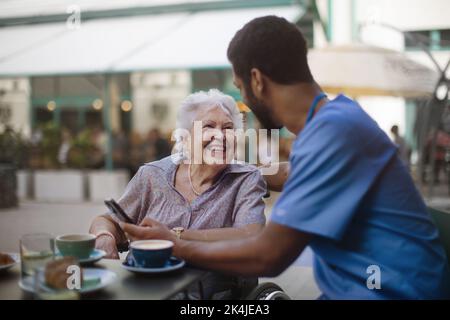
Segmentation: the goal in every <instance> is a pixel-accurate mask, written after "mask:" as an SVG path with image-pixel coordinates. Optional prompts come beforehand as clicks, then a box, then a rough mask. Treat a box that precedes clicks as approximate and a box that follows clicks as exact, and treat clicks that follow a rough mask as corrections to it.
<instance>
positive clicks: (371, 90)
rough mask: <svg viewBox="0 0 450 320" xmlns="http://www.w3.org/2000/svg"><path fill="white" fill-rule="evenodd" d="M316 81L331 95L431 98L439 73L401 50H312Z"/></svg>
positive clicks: (311, 64)
mask: <svg viewBox="0 0 450 320" xmlns="http://www.w3.org/2000/svg"><path fill="white" fill-rule="evenodd" d="M308 61H309V65H310V67H311V71H312V73H313V76H314V78H315V80H316V81H317V82H318V83H319V84H320V85H321V87H322V88H323V89H324V90H325V91H327V92H329V93H334V94H337V93H345V94H347V95H349V96H352V97H357V96H398V97H405V98H416V97H423V96H429V95H431V94H432V93H433V91H434V87H435V85H436V83H437V81H438V79H439V73H438V72H436V71H435V70H432V69H430V68H428V67H427V66H424V65H422V64H420V63H418V62H416V61H414V60H412V59H410V58H409V57H407V56H406V54H404V53H402V52H398V51H392V50H388V49H384V48H379V47H374V46H368V45H351V46H336V47H327V48H323V49H316V50H311V51H310V53H309V55H308Z"/></svg>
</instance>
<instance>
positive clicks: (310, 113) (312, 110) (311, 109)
mask: <svg viewBox="0 0 450 320" xmlns="http://www.w3.org/2000/svg"><path fill="white" fill-rule="evenodd" d="M326 96H327V95H326V94H325V93H323V92H321V93H319V94H318V95H317V96H316V97H315V98H314V100H313V102H312V104H311V107H309V111H308V117H307V118H306V123H308V122H309V121H311V119H312V118H313V117H314V113H315V111H316V107H317V104H318V103H319V101H320V100H322V99H323V98H325V97H326Z"/></svg>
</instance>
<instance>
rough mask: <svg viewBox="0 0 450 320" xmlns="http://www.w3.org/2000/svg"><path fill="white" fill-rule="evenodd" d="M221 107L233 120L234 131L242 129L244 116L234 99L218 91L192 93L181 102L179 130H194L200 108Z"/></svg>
mask: <svg viewBox="0 0 450 320" xmlns="http://www.w3.org/2000/svg"><path fill="white" fill-rule="evenodd" d="M215 106H218V107H221V108H222V109H223V111H225V112H226V113H227V114H228V115H229V116H230V118H231V121H232V122H233V126H234V129H242V127H243V120H242V115H241V113H240V112H239V109H238V107H237V105H236V102H235V101H234V99H233V98H232V97H231V96H229V95H226V94H224V93H222V92H220V91H219V90H217V89H210V90H209V91H198V92H195V93H192V94H190V95H188V96H187V97H186V99H184V100H183V102H181V104H180V107H179V109H178V114H177V125H176V126H177V129H178V128H180V129H187V130H190V129H191V128H192V125H193V122H194V119H195V114H196V113H197V111H198V110H199V109H200V108H209V107H215Z"/></svg>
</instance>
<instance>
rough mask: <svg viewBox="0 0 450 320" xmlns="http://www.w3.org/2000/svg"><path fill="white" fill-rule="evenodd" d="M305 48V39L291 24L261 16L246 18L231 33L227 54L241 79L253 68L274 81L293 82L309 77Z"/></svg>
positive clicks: (277, 18) (245, 79)
mask: <svg viewBox="0 0 450 320" xmlns="http://www.w3.org/2000/svg"><path fill="white" fill-rule="evenodd" d="M307 52H308V47H307V43H306V40H305V38H304V36H303V34H302V33H301V31H300V30H299V28H298V27H297V26H296V25H295V24H293V23H290V22H288V21H287V20H286V19H284V18H280V17H276V16H265V17H260V18H256V19H253V20H252V21H250V22H248V23H247V24H246V25H245V26H244V27H243V28H242V29H240V30H239V31H238V32H237V33H236V34H235V35H234V37H233V39H232V40H231V42H230V44H229V46H228V51H227V56H228V60H230V62H231V63H232V65H233V69H234V72H235V73H236V75H238V76H239V77H240V78H242V79H243V81H244V82H247V83H249V81H250V70H251V69H252V68H257V69H259V70H260V71H261V72H262V73H263V74H264V75H266V76H268V77H269V78H270V79H271V80H272V81H274V82H277V83H280V84H293V83H297V82H312V81H313V77H312V75H311V71H310V70H309V66H308V62H307Z"/></svg>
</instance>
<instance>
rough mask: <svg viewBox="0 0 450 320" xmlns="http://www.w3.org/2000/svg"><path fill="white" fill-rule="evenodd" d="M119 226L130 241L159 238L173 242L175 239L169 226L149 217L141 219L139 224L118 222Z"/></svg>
mask: <svg viewBox="0 0 450 320" xmlns="http://www.w3.org/2000/svg"><path fill="white" fill-rule="evenodd" d="M120 226H121V228H122V230H123V231H124V232H125V233H126V235H127V238H128V239H130V240H131V241H136V240H147V239H159V240H170V241H173V242H175V241H176V240H177V237H176V235H175V234H174V233H173V232H172V231H170V230H169V228H167V227H166V226H165V225H163V224H162V223H159V222H158V221H156V220H153V219H150V218H145V219H144V220H142V222H141V223H140V224H139V226H136V225H133V224H130V223H120Z"/></svg>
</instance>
